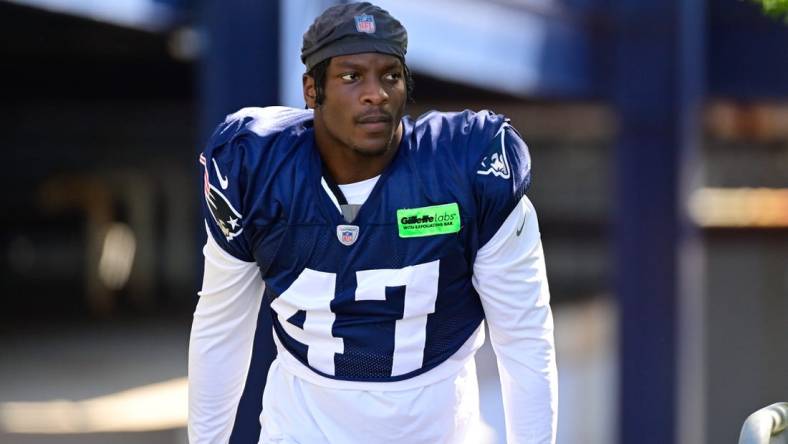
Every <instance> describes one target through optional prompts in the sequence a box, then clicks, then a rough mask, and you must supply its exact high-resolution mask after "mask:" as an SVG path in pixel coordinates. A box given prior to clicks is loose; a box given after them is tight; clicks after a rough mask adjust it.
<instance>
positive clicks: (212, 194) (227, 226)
mask: <svg viewBox="0 0 788 444" xmlns="http://www.w3.org/2000/svg"><path fill="white" fill-rule="evenodd" d="M211 160H212V161H213V166H214V169H215V170H216V176H217V177H218V179H219V183H220V185H221V187H222V189H224V190H226V189H227V188H228V186H229V181H228V179H227V176H222V174H221V172H220V171H219V166H218V165H217V164H216V160H215V159H211ZM200 164H201V165H202V166H203V170H204V173H203V194H204V195H205V203H206V204H208V210H209V211H210V212H211V216H212V217H213V220H214V222H216V226H218V227H219V229H220V230H221V231H222V234H224V237H225V238H226V239H227V240H228V241H230V240H232V239H233V238H235V237H236V236H238V235H239V234H241V232H242V231H243V225H242V221H243V216H241V213H239V212H238V211H237V210H236V209H235V208H233V205H232V204H231V203H230V200H229V199H227V197H226V196H225V195H224V194H222V192H221V191H219V189H218V188H217V187H215V186H213V185H211V181H210V178H209V169H208V161H207V160H206V159H205V155H204V154H202V153H200Z"/></svg>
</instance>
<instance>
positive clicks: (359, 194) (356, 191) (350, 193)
mask: <svg viewBox="0 0 788 444" xmlns="http://www.w3.org/2000/svg"><path fill="white" fill-rule="evenodd" d="M378 179H380V174H378V175H377V176H375V177H372V178H370V179H366V180H362V181H361V182H353V183H346V184H344V185H338V186H339V189H340V190H342V194H344V195H345V199H347V203H349V204H352V205H361V204H363V203H364V202H366V201H367V198H368V197H369V193H371V192H372V189H373V188H375V184H376V183H378Z"/></svg>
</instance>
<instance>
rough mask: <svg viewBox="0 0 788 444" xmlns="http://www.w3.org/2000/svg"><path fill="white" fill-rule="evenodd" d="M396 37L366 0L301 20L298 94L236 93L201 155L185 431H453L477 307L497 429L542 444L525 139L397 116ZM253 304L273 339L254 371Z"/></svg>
mask: <svg viewBox="0 0 788 444" xmlns="http://www.w3.org/2000/svg"><path fill="white" fill-rule="evenodd" d="M406 48H407V34H406V32H405V28H404V27H403V26H402V25H401V24H400V23H399V22H398V21H397V20H396V19H394V18H393V17H392V16H390V15H389V14H388V13H387V12H386V11H384V10H382V9H380V8H378V7H376V6H373V5H371V4H369V3H351V4H343V5H338V6H334V7H331V8H329V9H327V10H326V11H325V12H323V14H322V15H320V16H319V17H318V18H317V19H316V20H315V22H314V23H313V24H312V25H311V27H310V28H309V30H308V31H307V32H306V33H305V34H304V42H303V48H302V53H301V57H302V60H303V62H304V64H305V65H306V72H307V73H306V74H305V75H304V77H303V91H304V99H305V101H306V103H307V106H308V108H309V109H307V110H297V109H289V108H283V107H269V108H246V109H242V110H240V111H238V112H237V113H235V114H232V115H230V116H228V118H227V119H226V120H225V122H224V123H222V124H221V125H220V126H219V127H218V129H217V130H216V131H215V132H214V134H213V136H212V137H211V139H210V141H209V142H208V144H207V146H206V147H205V150H204V151H203V153H202V155H201V156H200V163H201V164H202V175H203V179H204V187H203V194H204V205H203V207H204V214H205V225H206V229H207V232H208V240H207V243H206V245H205V248H204V250H203V253H204V256H205V277H204V281H203V286H202V291H201V292H200V299H199V302H198V305H197V308H196V310H195V313H194V322H193V326H192V333H191V342H190V350H189V384H190V386H189V395H190V396H189V438H190V441H191V442H192V443H226V442H238V443H256V442H260V443H305V444H317V443H405V442H407V443H458V442H464V441H465V440H466V439H467V438H468V437H469V436H470V435H469V433H470V432H471V430H473V427H474V426H475V424H477V422H478V420H479V399H478V387H477V380H476V370H475V364H474V354H475V352H476V350H477V349H478V348H479V347H480V346H481V345H482V343H483V342H484V321H486V323H487V325H488V326H489V331H490V337H491V340H492V345H493V347H494V350H495V353H496V356H497V359H498V368H499V373H500V379H501V387H502V390H503V401H504V411H505V416H506V418H505V420H506V433H507V440H508V442H510V443H551V442H554V440H555V430H556V413H557V394H556V391H557V374H556V364H555V351H554V343H553V321H552V314H551V310H550V305H549V299H550V296H549V290H548V284H547V279H546V275H545V266H544V258H543V252H542V246H541V241H540V235H539V227H538V222H537V217H536V212H535V210H534V208H533V206H532V205H531V203H530V201H529V200H528V198H527V197H526V196H525V191H526V189H527V188H528V186H529V184H530V177H531V176H530V171H531V161H530V157H529V154H528V149H527V147H526V145H525V143H524V142H523V140H522V139H521V138H520V136H519V135H518V133H517V131H515V129H514V128H513V127H512V126H511V125H510V124H509V122H508V121H507V119H506V118H504V117H502V116H500V115H496V114H494V113H491V112H478V113H474V112H470V111H464V112H460V113H438V112H431V113H428V114H425V115H423V116H421V117H419V118H418V119H412V118H410V117H406V116H404V110H405V103H406V101H407V99H408V95H409V86H410V84H411V80H410V75H409V72H408V68H407V65H406V64H405V53H406ZM258 316H269V317H271V318H272V322H273V338H274V340H275V342H276V347H277V352H278V354H277V356H276V359H275V360H274V362H273V364H272V365H271V366H270V369H268V372H267V379H266V381H263V376H262V374H264V373H261V372H260V369H259V366H260V364H259V362H260V358H259V357H257V356H256V355H255V353H254V352H253V350H254V349H255V347H254V345H255V341H257V340H261V339H255V337H256V336H257V337H258V338H262V337H263V336H264V335H271V334H272V332H271V330H269V329H265V330H263V331H261V330H260V329H257V328H256V327H257V325H258ZM263 370H265V369H263ZM263 385H264V386H265V389H264V390H263V389H262V387H263ZM250 411H251V413H252V414H251V416H250V414H249V413H250ZM249 417H252V418H254V419H253V421H252V422H253V424H250V423H249V422H250V421H249V420H248V419H247V418H249Z"/></svg>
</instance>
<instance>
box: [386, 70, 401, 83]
mask: <svg viewBox="0 0 788 444" xmlns="http://www.w3.org/2000/svg"><path fill="white" fill-rule="evenodd" d="M384 78H385V79H386V80H388V81H390V82H396V81H397V80H399V79H401V78H402V73H400V72H390V73H388V74H386V75H385V76H384Z"/></svg>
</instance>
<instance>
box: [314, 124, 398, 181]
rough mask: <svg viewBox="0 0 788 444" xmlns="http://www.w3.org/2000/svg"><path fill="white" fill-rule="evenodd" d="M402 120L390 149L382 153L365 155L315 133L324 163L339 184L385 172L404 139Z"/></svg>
mask: <svg viewBox="0 0 788 444" xmlns="http://www.w3.org/2000/svg"><path fill="white" fill-rule="evenodd" d="M402 132H403V129H402V122H400V124H399V126H398V127H397V130H396V131H395V132H394V137H392V139H391V142H390V143H389V146H388V149H387V150H386V151H385V152H384V153H382V154H380V155H376V156H374V155H364V154H361V153H359V152H357V151H354V150H353V149H352V148H350V147H347V146H344V145H342V144H341V143H339V141H337V140H334V139H330V138H328V137H325V138H321V137H317V133H316V134H315V136H316V137H315V142H316V145H317V149H318V151H319V152H320V157H321V158H322V159H323V164H324V165H325V167H326V169H327V170H328V172H329V174H331V177H332V178H333V179H334V181H335V182H336V183H337V184H340V185H341V184H346V183H354V182H361V181H362V180H366V179H370V178H373V177H375V176H377V175H379V174H380V173H382V172H383V170H384V169H386V167H387V166H388V165H389V163H391V160H392V159H393V158H394V156H395V155H396V154H397V150H398V149H399V144H400V141H401V140H402Z"/></svg>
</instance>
